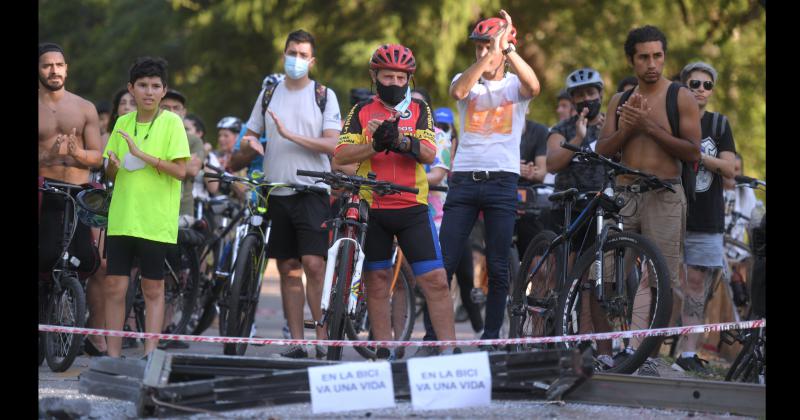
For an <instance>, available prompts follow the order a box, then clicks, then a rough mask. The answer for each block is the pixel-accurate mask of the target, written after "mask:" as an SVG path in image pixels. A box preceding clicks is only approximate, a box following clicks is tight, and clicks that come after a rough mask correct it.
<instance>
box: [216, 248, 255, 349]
mask: <svg viewBox="0 0 800 420" xmlns="http://www.w3.org/2000/svg"><path fill="white" fill-rule="evenodd" d="M260 240H261V239H260V238H259V237H258V236H256V235H248V236H246V237H245V238H244V239H243V240H242V244H241V247H240V248H239V253H238V255H237V257H236V263H235V264H234V268H233V273H231V288H230V296H229V298H230V300H229V301H228V319H227V325H226V327H227V328H226V334H225V336H227V337H250V332H251V331H252V327H253V321H254V318H253V317H254V315H255V313H256V311H255V309H256V306H257V305H258V290H257V289H258V281H259V277H260V276H261V272H260V271H259V268H260V267H259V259H260V258H261V255H260V254H261V252H260V248H261V247H260V243H259V242H260ZM223 351H224V352H225V354H227V355H239V356H241V355H244V353H245V351H247V343H225V344H224V350H223Z"/></svg>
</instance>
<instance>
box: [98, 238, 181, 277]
mask: <svg viewBox="0 0 800 420" xmlns="http://www.w3.org/2000/svg"><path fill="white" fill-rule="evenodd" d="M175 246H176V245H175V244H168V243H166V242H157V241H151V240H149V239H144V238H136V237H133V236H117V235H114V236H111V235H109V236H108V237H106V250H107V251H106V252H107V260H108V263H107V264H108V268H107V269H106V274H107V275H109V276H130V275H131V268H133V263H134V261H138V263H139V270H140V271H141V273H142V277H144V278H146V279H150V280H163V279H164V258H166V256H167V250H169V249H170V248H174V247H175Z"/></svg>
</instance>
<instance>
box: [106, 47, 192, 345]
mask: <svg viewBox="0 0 800 420" xmlns="http://www.w3.org/2000/svg"><path fill="white" fill-rule="evenodd" d="M166 67H167V63H166V61H164V60H163V59H159V58H157V59H153V58H150V57H143V58H139V59H137V60H136V62H135V63H134V65H133V67H131V70H130V81H129V83H128V92H130V93H131V95H133V98H134V100H135V101H136V112H131V113H128V114H126V115H124V116H122V117H120V118H119V119H118V120H117V122H116V124H115V125H114V130H113V131H112V133H111V135H110V137H109V139H108V145H107V146H106V149H105V152H104V153H103V156H104V157H107V158H108V167H107V168H106V174H107V176H108V177H109V179H111V180H113V181H114V193H113V194H112V197H111V206H110V207H109V212H108V238H107V241H106V249H107V254H108V269H107V274H106V280H105V284H104V289H105V296H106V303H105V314H106V326H107V328H108V329H110V330H122V326H123V323H124V320H125V293H126V291H127V288H128V281H129V276H130V272H131V268H132V265H133V262H134V259H138V261H139V268H140V270H141V273H142V294H143V295H144V299H145V310H146V314H147V315H146V319H145V330H146V331H147V332H151V333H159V332H161V325H162V323H163V319H164V281H163V280H164V271H163V265H164V258H165V256H166V252H167V249H168V247H170V246H174V245H175V243H176V242H177V239H178V211H179V208H180V200H181V181H180V180H182V179H183V178H184V177H185V176H186V161H187V159H188V158H189V156H190V154H189V142H188V139H187V138H186V130H185V129H184V127H183V121H182V119H181V117H179V116H178V115H176V114H174V113H172V112H170V111H165V110H160V109H159V106H158V105H159V102H160V101H161V99H162V98H163V97H164V95H165V94H166V92H167V85H166V80H167V70H166ZM157 344H158V340H155V339H152V340H147V342H146V343H145V355H147V354H149V353H150V352H151V351H153V350H154V349H155V348H156V346H157ZM121 350H122V339H121V338H119V337H108V355H109V356H111V357H119V356H120V353H121Z"/></svg>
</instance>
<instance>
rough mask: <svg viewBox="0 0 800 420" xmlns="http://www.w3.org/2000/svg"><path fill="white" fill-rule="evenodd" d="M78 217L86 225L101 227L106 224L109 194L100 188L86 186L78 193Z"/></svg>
mask: <svg viewBox="0 0 800 420" xmlns="http://www.w3.org/2000/svg"><path fill="white" fill-rule="evenodd" d="M75 201H76V203H77V204H78V219H79V220H80V221H81V223H83V224H85V225H86V226H90V227H93V228H102V227H105V226H108V207H109V206H110V205H111V194H109V193H108V191H106V190H103V189H100V188H88V189H85V190H83V191H81V192H79V193H78V195H77V197H76V200H75Z"/></svg>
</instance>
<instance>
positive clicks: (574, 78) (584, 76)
mask: <svg viewBox="0 0 800 420" xmlns="http://www.w3.org/2000/svg"><path fill="white" fill-rule="evenodd" d="M581 86H594V87H596V88H597V89H599V90H603V79H602V78H601V77H600V73H599V72H598V71H597V70H595V69H593V68H590V67H585V68H582V69H578V70H575V71H573V72H572V73H570V74H569V76H567V93H569V94H570V95H572V91H573V90H575V89H576V88H578V87H581Z"/></svg>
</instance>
